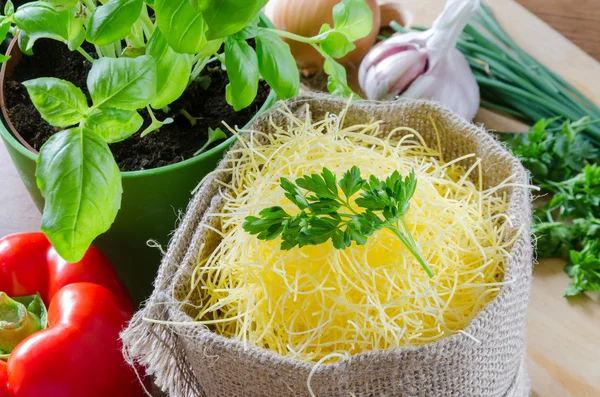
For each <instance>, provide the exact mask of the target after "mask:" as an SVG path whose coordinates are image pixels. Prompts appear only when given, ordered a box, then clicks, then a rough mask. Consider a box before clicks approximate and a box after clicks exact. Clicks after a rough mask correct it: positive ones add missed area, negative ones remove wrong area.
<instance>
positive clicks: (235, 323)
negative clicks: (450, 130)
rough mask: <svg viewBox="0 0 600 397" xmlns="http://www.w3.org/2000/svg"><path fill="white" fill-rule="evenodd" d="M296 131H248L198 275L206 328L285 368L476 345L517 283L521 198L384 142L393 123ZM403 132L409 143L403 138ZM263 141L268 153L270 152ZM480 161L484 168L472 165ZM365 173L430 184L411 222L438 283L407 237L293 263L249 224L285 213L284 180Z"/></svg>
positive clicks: (476, 173)
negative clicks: (473, 327) (474, 334)
mask: <svg viewBox="0 0 600 397" xmlns="http://www.w3.org/2000/svg"><path fill="white" fill-rule="evenodd" d="M282 112H284V113H285V114H286V116H287V118H288V119H289V126H288V127H287V128H278V127H276V126H275V125H274V127H275V128H276V129H277V130H276V132H275V133H273V134H269V135H265V134H262V133H261V132H257V131H246V132H245V133H244V135H243V137H240V138H239V139H240V140H242V142H243V147H242V148H239V149H237V150H236V154H238V155H239V158H236V159H235V160H232V161H231V162H230V164H229V165H230V167H229V168H230V170H231V172H232V174H233V178H232V181H231V183H229V184H224V185H223V189H222V191H223V194H224V196H225V205H224V207H223V209H222V211H220V212H219V213H217V214H211V215H212V216H216V217H220V218H221V222H222V225H223V227H222V232H221V233H222V237H223V239H222V241H221V242H220V244H219V245H218V247H217V249H216V250H215V251H214V252H213V253H212V255H210V257H208V258H205V259H204V260H203V261H202V262H201V263H199V264H198V266H197V268H196V271H195V273H194V275H193V279H192V289H193V290H197V289H199V290H200V296H201V301H200V302H194V303H195V304H197V305H198V306H199V314H198V316H197V318H196V321H197V322H198V323H199V324H204V325H207V326H209V327H211V329H213V330H214V332H216V333H218V334H220V335H223V336H225V337H228V338H234V339H237V340H240V341H243V342H244V343H246V344H251V345H255V346H259V347H264V348H266V349H270V350H273V351H275V352H277V353H279V354H280V355H282V356H285V357H290V358H295V359H299V360H304V361H309V362H319V363H320V362H325V361H327V362H332V361H336V360H338V359H339V358H341V357H346V356H349V355H354V354H357V353H360V352H363V351H366V350H376V349H387V348H391V347H398V346H420V345H424V344H427V343H432V342H435V341H437V340H439V339H441V338H444V337H448V336H450V335H453V334H455V333H457V332H464V329H465V328H466V327H467V326H468V324H469V323H470V322H471V320H472V319H473V318H474V317H475V316H476V315H477V313H478V312H479V311H480V310H481V309H482V308H484V307H485V305H486V304H487V303H488V302H490V301H491V300H492V299H493V298H494V297H495V296H496V295H497V294H498V291H499V290H500V288H501V286H502V285H503V284H504V283H506V282H510V281H506V280H504V264H505V261H506V258H507V256H508V254H509V253H508V250H509V249H510V246H511V244H512V243H513V242H514V240H515V239H516V238H517V235H518V234H517V233H514V230H512V228H511V226H510V223H511V222H510V219H507V217H506V215H505V212H506V209H507V205H508V204H507V198H506V197H505V196H504V195H503V194H499V192H500V191H502V190H501V188H502V187H505V186H507V185H509V184H510V181H508V180H507V181H505V182H504V183H502V184H500V185H499V186H497V187H494V188H492V189H487V190H484V189H483V188H482V170H481V165H480V164H481V163H480V160H479V159H475V158H474V157H475V156H474V155H472V156H464V157H462V158H460V159H456V160H454V161H450V162H446V161H444V159H443V158H442V155H441V154H440V151H439V150H437V149H434V148H430V147H427V145H426V144H425V143H424V141H423V139H422V138H421V136H420V135H419V133H418V132H417V131H414V130H410V129H408V128H398V129H397V130H395V131H393V132H392V133H391V134H388V135H386V136H381V123H380V122H371V123H368V124H365V125H353V126H341V125H342V123H343V120H342V118H343V117H342V116H338V115H328V116H327V117H326V118H325V119H324V120H322V121H319V122H314V123H313V122H311V121H310V120H309V119H308V117H307V119H306V120H301V119H298V118H296V117H295V116H293V115H292V114H291V113H290V112H289V111H287V110H283V111H282ZM400 130H402V131H403V132H404V134H405V135H404V137H403V138H402V139H398V138H394V137H393V136H394V135H396V136H397V134H396V133H397V132H398V131H400ZM259 138H260V139H259ZM469 157H472V158H473V159H472V160H473V161H472V166H470V167H469V168H468V169H465V168H464V167H463V166H461V165H460V164H459V163H460V162H461V161H460V160H465V159H467V158H469ZM353 165H356V166H358V167H359V168H360V170H361V172H362V173H363V175H362V176H363V177H367V178H368V177H369V176H370V175H376V176H378V177H380V178H384V177H387V176H388V175H390V174H391V173H392V172H393V171H395V170H398V171H400V173H401V174H402V175H403V176H406V175H407V174H408V173H409V172H410V170H411V169H414V170H415V173H416V176H417V181H418V185H417V190H416V192H415V194H414V197H413V198H412V200H411V201H410V210H409V211H408V213H407V215H406V217H405V218H406V221H407V223H408V225H409V228H410V229H411V231H412V234H413V236H414V238H415V240H416V243H417V246H418V247H419V249H420V251H421V252H422V254H423V257H424V258H425V259H426V261H427V262H428V263H429V265H430V267H431V268H432V270H433V272H434V273H435V276H434V277H433V278H429V277H428V276H427V274H426V273H425V272H424V270H423V268H422V267H421V266H420V265H419V263H418V262H417V261H416V260H415V258H414V256H413V255H411V254H410V253H409V252H408V251H407V249H406V248H405V247H404V246H403V245H402V243H401V242H400V241H399V240H398V238H397V237H396V236H394V235H393V234H392V233H391V232H389V231H387V230H385V229H384V230H382V231H379V232H376V233H375V234H374V235H373V236H371V237H370V238H369V239H368V242H367V243H366V244H365V245H362V246H356V245H352V246H351V247H350V248H348V249H346V250H336V249H335V248H334V247H333V245H332V244H331V242H327V243H325V244H322V245H319V246H307V247H303V248H298V247H296V248H294V249H292V250H290V251H283V250H281V249H280V247H279V243H280V240H279V239H277V240H274V241H261V240H258V239H257V238H256V236H251V235H250V234H248V233H247V232H246V231H244V229H243V227H242V224H243V222H244V218H245V217H246V216H248V215H256V214H257V213H258V212H259V211H260V210H262V209H264V208H266V207H270V206H273V205H280V206H282V207H283V208H284V209H285V210H286V211H288V212H290V213H296V212H297V208H295V206H294V205H293V204H292V203H291V202H290V201H288V200H287V199H286V198H285V197H284V191H283V190H282V189H281V187H280V185H279V181H280V178H281V177H286V178H288V179H291V180H294V179H295V178H297V177H300V176H302V175H306V174H312V173H318V172H321V170H322V168H323V167H324V166H326V167H327V168H329V169H330V170H331V171H332V172H333V173H335V174H336V175H337V176H338V179H339V178H340V177H341V175H342V174H343V172H345V171H346V170H348V169H349V168H351V166H353Z"/></svg>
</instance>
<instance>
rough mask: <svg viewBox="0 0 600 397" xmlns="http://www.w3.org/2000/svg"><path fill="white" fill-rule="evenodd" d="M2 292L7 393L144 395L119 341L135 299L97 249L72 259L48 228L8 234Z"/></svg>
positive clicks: (1, 256)
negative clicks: (67, 259) (48, 235)
mask: <svg viewBox="0 0 600 397" xmlns="http://www.w3.org/2000/svg"><path fill="white" fill-rule="evenodd" d="M0 291H1V292H0V349H1V350H4V351H3V352H0V354H2V353H5V356H7V354H6V353H9V355H8V360H7V361H4V360H2V359H0V397H42V396H44V397H58V396H60V397H83V396H85V397H95V396H98V397H100V396H102V397H105V396H109V397H120V396H124V397H125V396H127V397H129V396H142V395H144V392H143V387H142V385H141V383H140V382H139V381H138V377H137V375H136V373H135V371H134V369H133V368H132V367H130V366H129V365H127V364H126V363H125V361H124V359H123V355H122V353H121V342H120V340H119V332H120V331H121V329H122V328H123V327H124V325H125V324H126V322H127V321H128V320H129V319H130V318H131V316H132V314H133V310H134V305H133V303H132V301H131V298H130V297H129V294H128V293H127V291H126V290H125V288H124V287H123V285H122V284H121V282H120V281H119V279H118V277H117V275H116V273H115V271H114V270H113V268H112V266H111V265H110V263H109V262H108V260H107V259H106V258H105V257H104V256H103V255H102V253H101V252H100V251H99V250H98V249H96V248H95V247H91V248H90V249H89V250H88V252H87V253H86V254H85V256H84V257H83V259H82V260H81V261H79V262H77V263H67V262H65V261H64V260H63V259H62V258H60V256H59V255H58V254H57V253H56V251H55V250H54V249H53V248H52V246H51V244H50V243H49V242H48V240H47V239H46V237H45V236H44V235H43V234H42V233H23V234H15V235H11V236H7V237H4V238H2V239H0ZM36 294H39V295H38V298H36V296H35V295H36ZM27 296H29V297H28V298H19V297H27ZM9 297H12V298H13V299H11V298H9ZM40 297H41V301H43V303H44V304H45V307H47V308H48V310H47V317H46V312H45V308H44V305H42V304H41V303H42V302H41V301H40V299H39V298H40ZM46 323H47V328H45V327H44V325H46ZM44 328H45V329H44ZM13 347H14V348H13ZM11 350H12V351H11ZM5 358H6V357H5Z"/></svg>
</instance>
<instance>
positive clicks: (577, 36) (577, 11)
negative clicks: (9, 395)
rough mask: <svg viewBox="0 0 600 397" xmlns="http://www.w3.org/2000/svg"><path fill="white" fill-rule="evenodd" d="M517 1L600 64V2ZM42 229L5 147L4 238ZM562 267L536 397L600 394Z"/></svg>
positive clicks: (548, 281)
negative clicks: (566, 291) (566, 295)
mask: <svg viewBox="0 0 600 397" xmlns="http://www.w3.org/2000/svg"><path fill="white" fill-rule="evenodd" d="M411 1H414V0H411ZM517 1H518V2H519V3H521V4H522V5H523V6H525V7H526V8H527V9H529V10H530V11H531V12H533V13H534V14H535V15H537V16H538V17H539V18H540V19H542V20H544V21H545V22H547V23H548V24H549V25H550V26H552V27H553V28H554V29H555V30H557V31H559V32H560V33H562V34H563V35H564V36H566V37H567V38H569V39H570V40H572V41H573V42H574V43H575V44H577V45H578V46H580V47H581V48H582V49H583V50H585V51H586V52H587V53H588V54H590V55H591V56H592V57H594V58H595V59H597V60H599V61H600V0H517ZM550 44H551V43H550ZM598 78H600V75H599V76H598ZM596 94H598V93H596ZM39 226H40V214H39V213H38V211H37V209H36V208H35V207H34V205H33V202H32V201H31V199H30V198H29V196H28V194H27V192H26V190H25V188H24V186H23V184H22V183H21V180H20V179H19V176H18V175H17V172H16V170H15V168H14V166H13V165H12V163H11V161H10V159H9V157H8V154H7V152H6V149H5V148H4V147H3V146H2V145H1V144H0V236H3V235H6V234H10V233H15V232H20V231H31V230H38V229H39ZM562 266H563V263H561V262H560V261H544V263H543V264H541V265H538V266H536V267H535V270H534V278H535V279H534V283H533V291H532V300H531V306H530V310H529V324H528V326H529V330H528V332H529V343H528V356H529V362H528V367H529V372H530V376H531V378H532V384H533V396H535V397H548V396H550V397H554V396H555V397H564V396H572V397H587V396H589V397H592V396H600V338H599V337H598V336H599V335H600V331H599V329H600V299H595V298H594V297H593V296H592V297H590V296H585V297H581V298H576V299H570V300H566V299H564V298H562V296H561V293H562V291H563V290H564V288H565V286H566V285H567V283H568V277H567V276H566V275H565V274H564V273H563V272H562ZM549 313H552V315H549ZM575 331H576V334H575ZM557 358H558V359H557Z"/></svg>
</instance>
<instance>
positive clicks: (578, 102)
mask: <svg viewBox="0 0 600 397" xmlns="http://www.w3.org/2000/svg"><path fill="white" fill-rule="evenodd" d="M390 27H391V28H392V29H394V30H395V31H397V32H406V29H404V28H403V27H402V26H400V25H399V24H398V23H395V22H392V23H391V24H390ZM413 29H414V30H418V31H422V30H425V29H426V28H423V27H414V28H413ZM457 48H458V50H459V51H460V52H461V53H462V54H463V55H465V58H466V59H467V61H468V62H469V65H470V66H471V70H472V71H473V74H474V75H475V79H476V80H477V82H478V83H479V86H480V88H481V106H483V107H485V108H488V109H492V110H496V111H500V112H503V113H506V114H509V115H511V116H513V117H515V118H517V119H519V120H522V121H524V122H527V123H530V124H533V123H535V122H537V121H538V120H540V119H543V118H552V117H556V116H562V117H563V118H565V119H570V120H578V119H580V118H582V117H585V116H590V117H592V118H600V108H598V106H597V105H595V104H594V103H593V102H592V101H591V100H589V99H588V98H586V97H585V95H583V94H582V93H581V92H580V91H579V90H577V89H576V88H575V87H573V86H572V85H571V84H569V83H568V82H566V81H565V80H564V79H563V78H562V77H560V76H559V75H557V74H556V73H554V72H553V71H551V70H550V69H548V68H547V67H546V66H544V65H543V64H541V63H540V62H538V61H537V60H536V59H535V58H533V57H532V56H531V55H529V54H527V53H526V52H525V51H524V50H523V49H521V48H520V47H519V46H518V45H517V44H516V43H515V42H514V41H513V40H512V39H511V38H510V37H509V36H508V34H507V33H506V32H505V31H504V30H502V27H501V26H500V24H499V23H498V20H497V19H496V18H495V17H494V15H493V13H492V11H491V10H490V8H489V7H488V6H486V5H484V4H482V5H481V10H480V11H479V12H478V13H477V14H476V15H475V17H474V20H473V21H471V22H470V23H469V24H468V25H467V27H466V28H465V29H464V31H463V34H462V36H461V39H460V40H459V41H458V44H457ZM559 125H560V122H559V121H556V126H559ZM584 133H585V134H586V135H587V136H588V137H589V138H590V140H591V141H592V142H593V143H594V144H595V145H596V146H598V147H600V126H599V125H597V124H594V123H591V124H589V125H588V126H587V128H586V129H585V131H584Z"/></svg>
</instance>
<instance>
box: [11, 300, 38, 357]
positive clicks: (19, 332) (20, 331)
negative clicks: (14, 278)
mask: <svg viewBox="0 0 600 397" xmlns="http://www.w3.org/2000/svg"><path fill="white" fill-rule="evenodd" d="M42 328H43V326H42V321H41V320H40V318H39V317H38V316H37V315H36V314H34V313H32V312H30V311H29V310H27V307H26V306H25V305H24V304H23V303H20V302H17V301H16V300H14V299H11V298H9V297H8V295H7V294H6V293H4V292H0V354H1V356H0V358H6V357H7V355H8V354H10V353H11V352H12V351H13V349H14V348H15V347H17V345H18V344H19V343H21V342H22V341H23V340H24V339H25V338H27V337H29V336H30V335H33V334H34V333H36V332H38V331H40V330H41V329H42Z"/></svg>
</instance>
